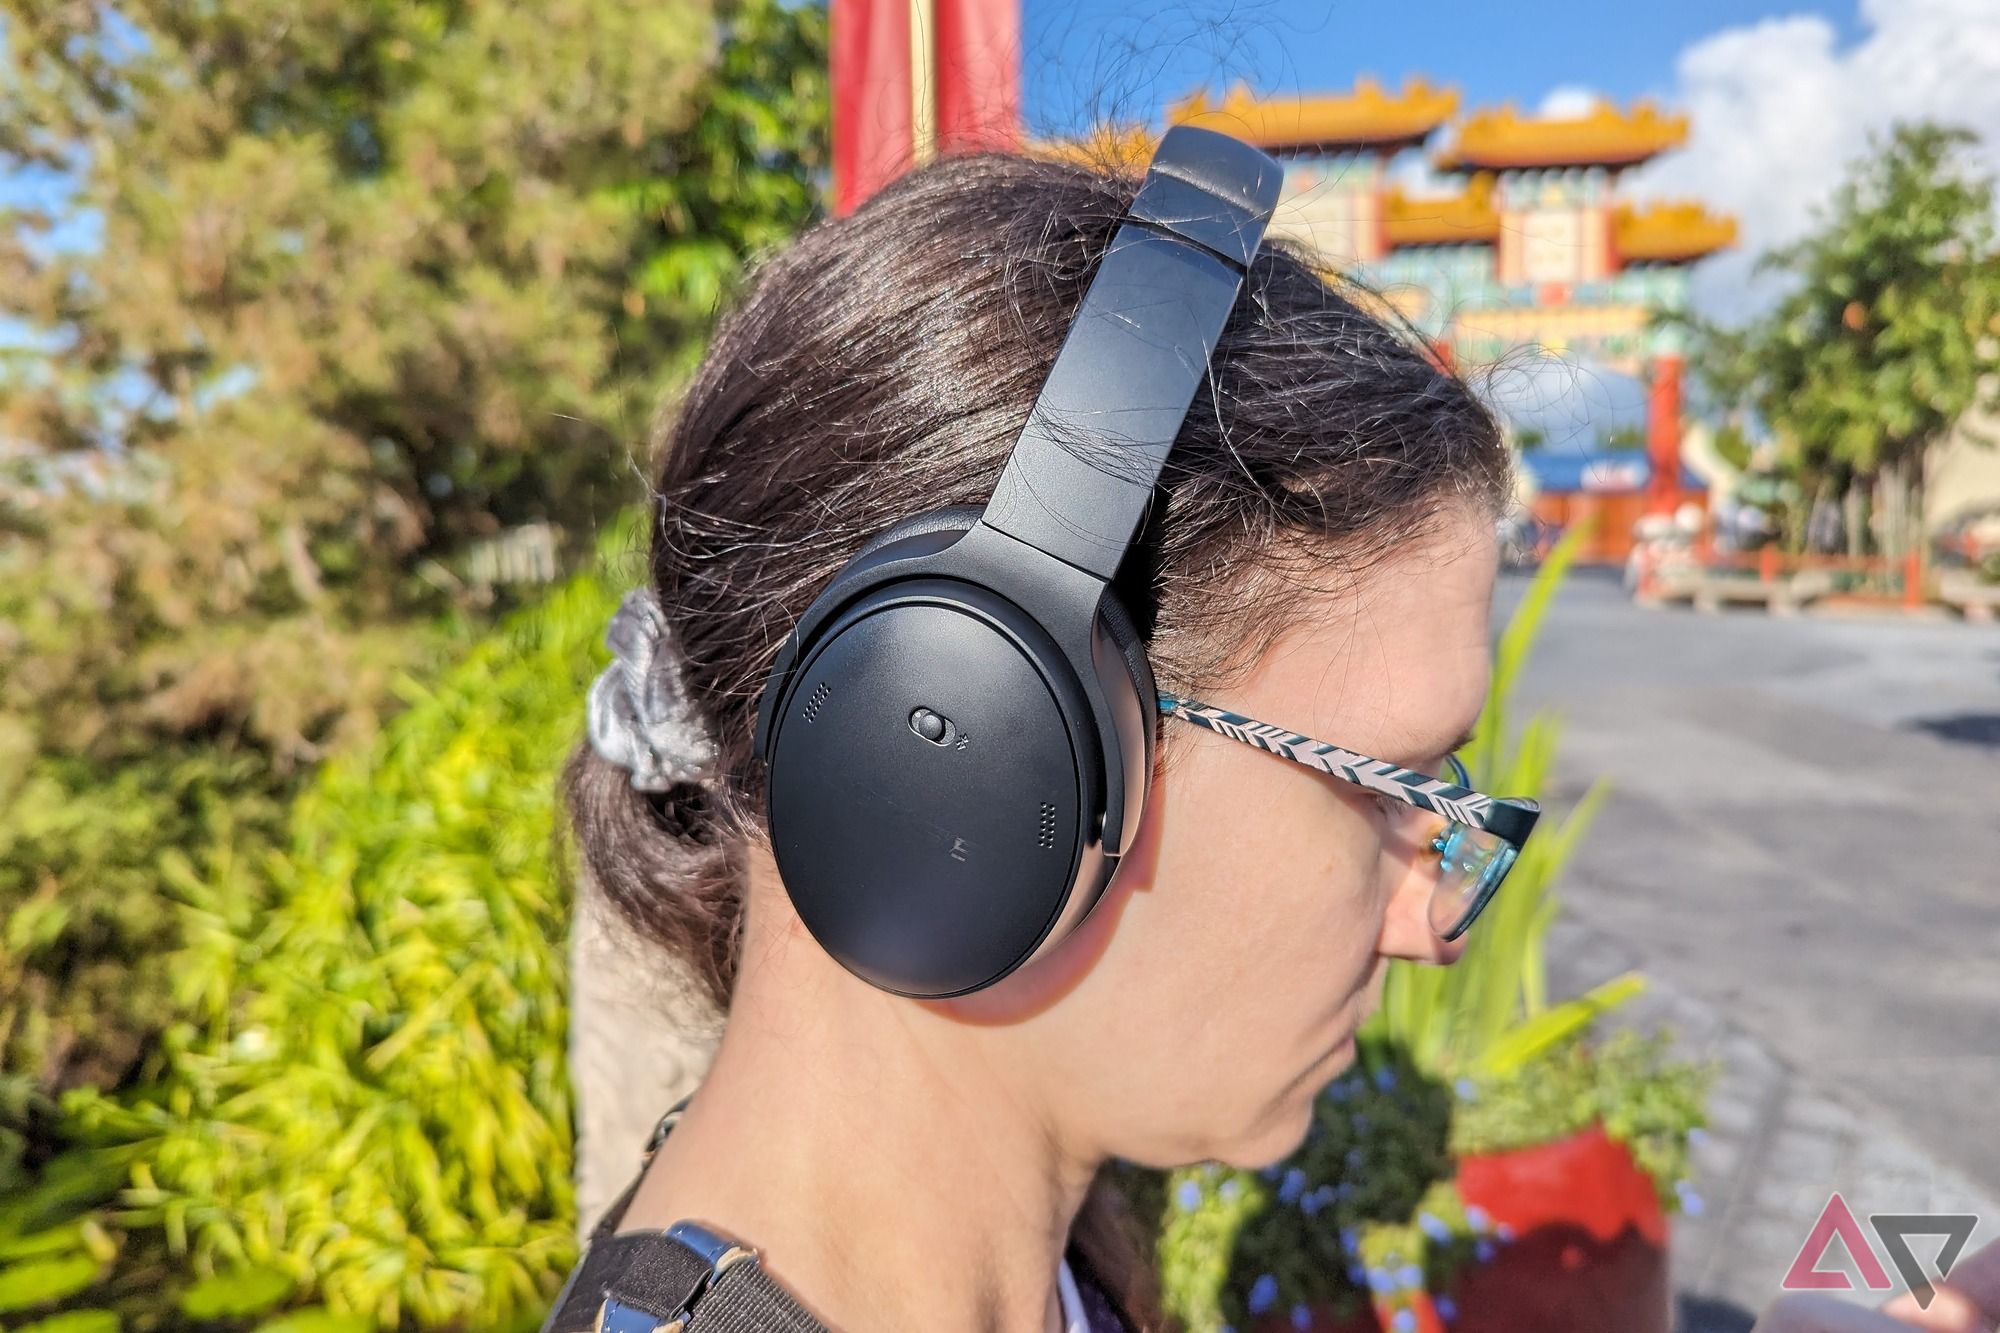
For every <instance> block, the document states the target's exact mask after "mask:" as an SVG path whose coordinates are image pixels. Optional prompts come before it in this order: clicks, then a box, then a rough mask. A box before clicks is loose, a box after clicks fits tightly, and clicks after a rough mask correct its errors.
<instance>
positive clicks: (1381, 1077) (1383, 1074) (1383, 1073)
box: [1375, 1065, 1396, 1092]
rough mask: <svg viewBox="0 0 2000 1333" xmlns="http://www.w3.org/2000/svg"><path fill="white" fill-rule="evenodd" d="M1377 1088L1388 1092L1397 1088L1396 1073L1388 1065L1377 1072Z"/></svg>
mask: <svg viewBox="0 0 2000 1333" xmlns="http://www.w3.org/2000/svg"><path fill="white" fill-rule="evenodd" d="M1375 1086H1376V1087H1378V1088H1380V1089H1381V1090H1382V1091H1384V1092H1387V1091H1388V1090H1389V1089H1391V1088H1393V1087H1395V1086H1396V1071H1395V1070H1393V1069H1391V1068H1389V1067H1388V1066H1387V1065H1384V1066H1382V1068H1380V1069H1378V1070H1376V1071H1375Z"/></svg>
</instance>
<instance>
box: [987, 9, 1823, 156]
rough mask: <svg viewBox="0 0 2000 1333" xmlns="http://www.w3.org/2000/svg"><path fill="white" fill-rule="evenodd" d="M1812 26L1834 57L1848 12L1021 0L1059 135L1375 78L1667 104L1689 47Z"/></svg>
mask: <svg viewBox="0 0 2000 1333" xmlns="http://www.w3.org/2000/svg"><path fill="white" fill-rule="evenodd" d="M1795 15H1813V16H1817V17H1819V18H1821V19H1823V20H1825V21H1826V22H1828V23H1829V24H1830V25H1831V26H1832V27H1833V29H1834V31H1835V33H1836V35H1837V39H1838V40H1839V41H1840V42H1841V43H1843V44H1845V43H1848V42H1851V41H1853V40H1855V39H1856V38H1857V37H1858V36H1859V35H1860V32H1859V29H1860V20H1859V15H1858V14H1857V12H1856V5H1855V3H1854V2H1853V0H1835V2H1834V3H1817V4H1802V3H1797V0H1794V2H1793V3H1782V2H1780V0H1675V2H1673V3H1654V4H1638V3H1630V0H1626V2H1625V3H1620V2H1619V0H1511V2H1509V0H1455V2H1453V3H1445V2H1443V0H1409V2H1406V3H1401V4H1396V3H1388V4H1385V3H1380V2H1379V0H1377V2H1374V3H1361V2H1360V0H1235V2H1234V3H1231V2H1230V0H1210V2H1207V3H1191V2H1190V0H1174V2H1173V3H1167V4H1163V5H1159V6H1149V5H1135V4H1133V3H1132V0H1023V11H1022V24H1023V42H1022V46H1023V49H1024V52H1025V56H1026V59H1025V66H1026V68H1025V71H1024V74H1025V86H1024V89H1023V96H1024V100H1025V103H1026V106H1025V110H1026V114H1027V118H1028V121H1029V124H1030V125H1031V126H1032V127H1033V128H1035V129H1037V130H1039V131H1042V132H1044V133H1047V132H1057V131H1062V130H1067V129H1072V128H1074V127H1075V126H1076V125H1078V124H1079V123H1084V122H1087V121H1088V120H1089V119H1090V118H1091V117H1092V115H1093V114H1094V113H1095V112H1096V111H1097V110H1098V109H1099V108H1104V107H1109V108H1114V109H1116V110H1118V111H1120V112H1121V113H1123V114H1128V115H1132V116H1134V118H1138V117H1142V116H1145V115H1147V114H1148V113H1155V114H1156V113H1157V110H1158V108H1159V107H1160V106H1161V105H1163V104H1164V103H1166V102H1169V101H1173V100H1176V99H1178V98H1179V97H1180V96H1182V95H1183V94H1184V93H1186V92H1187V91H1188V90H1190V89H1192V88H1195V87H1198V86H1200V85H1202V84H1204V83H1206V84H1208V85H1209V86H1211V87H1212V88H1215V89H1216V90H1218V91H1219V90H1220V89H1221V88H1222V87H1223V86H1224V85H1225V84H1226V83H1227V82H1228V81H1229V80H1231V79H1234V78H1239V77H1240V78H1246V79H1248V80H1249V81H1250V82H1251V83H1252V85H1253V86H1254V87H1256V88H1258V89H1260V90H1262V91H1266V92H1271V91H1301V90H1303V91H1313V90H1319V89H1336V88H1342V87H1345V86H1347V85H1348V84H1350V83H1352V82H1353V80H1354V78H1355V76H1357V75H1360V74H1374V75H1376V76H1377V77H1378V78H1381V79H1382V80H1383V81H1384V82H1387V83H1390V84H1399V83H1401V82H1402V79H1403V77H1404V75H1406V74H1418V73H1421V74H1424V75H1427V76H1428V77H1430V78H1431V79H1433V80H1436V81H1440V82H1445V83H1450V84H1454V85H1456V86H1457V87H1459V88H1460V89H1461V90H1462V91H1463V92H1464V94H1465V97H1466V100H1467V102H1468V103H1469V104H1476V103H1482V102H1497V101H1501V100H1504V99H1507V98H1512V99H1514V100H1515V101H1517V102H1519V103H1521V104H1522V105H1523V106H1524V107H1534V106H1537V105H1539V104H1540V102H1541V100H1542V98H1543V97H1544V96H1546V95H1547V94H1548V93H1549V92H1551V91H1552V90H1554V89H1557V88H1560V87H1575V86H1579V85H1581V86H1586V87H1590V88H1593V89H1597V90H1599V91H1602V92H1607V93H1610V94H1613V95H1614V96H1617V97H1620V98H1626V97H1633V96H1638V95H1641V94H1653V95H1655V96H1661V97H1671V96H1672V93H1673V90H1674V61H1675V58H1676V57H1677V56H1679V55H1680V53H1681V51H1682V50H1683V49H1684V48H1686V47H1688V46H1689V45H1691V44H1693V43H1695V42H1698V41H1700V40H1701V39H1703V38H1705V37H1708V36H1710V35H1711V34H1713V33H1715V32H1717V31H1719V30H1721V29H1724V28H1733V27H1742V26H1745V25H1749V24H1754V23H1757V22H1758V21H1759V20H1762V19H1767V18H1780V17H1788V16H1795Z"/></svg>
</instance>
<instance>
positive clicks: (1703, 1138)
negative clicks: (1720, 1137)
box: [1688, 1125, 1708, 1148]
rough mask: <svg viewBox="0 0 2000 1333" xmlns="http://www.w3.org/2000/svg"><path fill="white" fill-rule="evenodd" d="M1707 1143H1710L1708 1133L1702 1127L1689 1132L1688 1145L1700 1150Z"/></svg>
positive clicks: (1697, 1126) (1698, 1126)
mask: <svg viewBox="0 0 2000 1333" xmlns="http://www.w3.org/2000/svg"><path fill="white" fill-rule="evenodd" d="M1707 1142H1708V1131H1707V1130H1705V1129H1703V1128H1702V1127H1701V1126H1700V1125H1696V1126H1695V1127H1694V1128H1693V1129H1691V1130H1689V1131H1688V1143H1689V1144H1691V1145H1692V1146H1694V1147H1696V1148H1699V1147H1700V1146H1701V1145H1702V1144H1704V1143H1707Z"/></svg>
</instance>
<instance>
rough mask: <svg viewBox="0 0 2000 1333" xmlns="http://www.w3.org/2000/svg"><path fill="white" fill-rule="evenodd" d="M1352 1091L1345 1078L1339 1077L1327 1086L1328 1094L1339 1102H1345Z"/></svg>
mask: <svg viewBox="0 0 2000 1333" xmlns="http://www.w3.org/2000/svg"><path fill="white" fill-rule="evenodd" d="M1351 1091H1352V1090H1351V1089H1350V1088H1349V1087H1348V1084H1347V1080H1346V1079H1345V1078H1337V1079H1335V1080H1334V1081H1333V1082H1332V1083H1331V1084H1329V1085H1328V1086H1327V1089H1326V1095H1327V1096H1329V1097H1331V1098H1333V1100H1335V1101H1337V1102H1344V1101H1346V1100H1347V1098H1348V1096H1349V1094H1350V1092H1351Z"/></svg>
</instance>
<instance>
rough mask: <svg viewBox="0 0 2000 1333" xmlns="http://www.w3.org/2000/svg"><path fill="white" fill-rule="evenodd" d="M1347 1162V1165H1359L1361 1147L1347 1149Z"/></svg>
mask: <svg viewBox="0 0 2000 1333" xmlns="http://www.w3.org/2000/svg"><path fill="white" fill-rule="evenodd" d="M1347 1164H1348V1165H1349V1166H1360V1165H1361V1149H1359V1148H1349V1149H1348V1150H1347Z"/></svg>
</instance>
